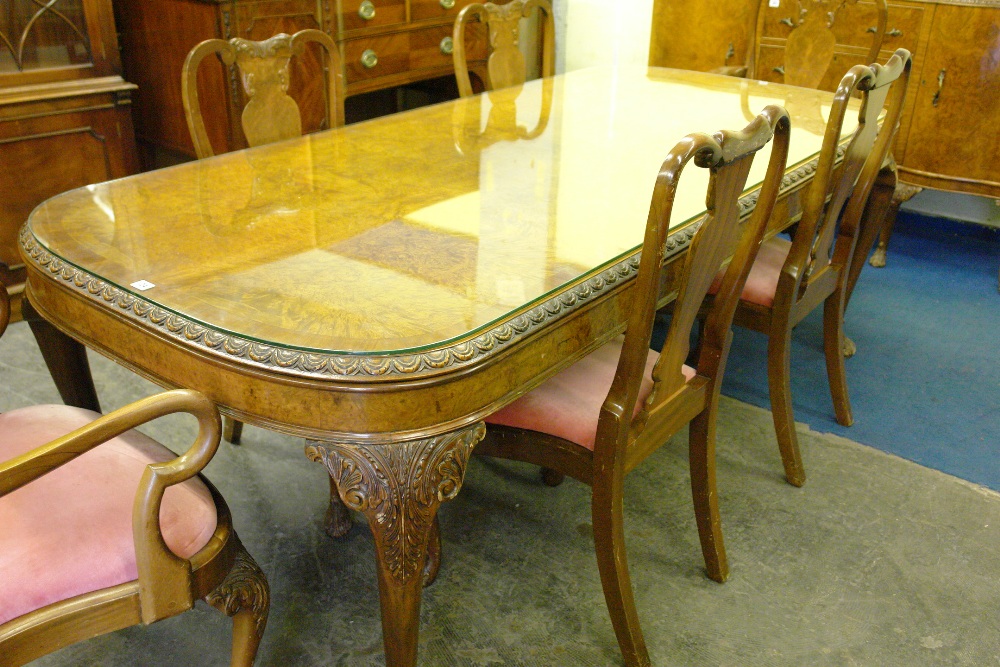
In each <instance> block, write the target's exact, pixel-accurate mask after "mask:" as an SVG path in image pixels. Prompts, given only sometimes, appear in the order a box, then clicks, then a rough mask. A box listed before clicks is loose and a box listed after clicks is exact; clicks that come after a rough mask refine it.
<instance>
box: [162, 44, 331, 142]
mask: <svg viewBox="0 0 1000 667" xmlns="http://www.w3.org/2000/svg"><path fill="white" fill-rule="evenodd" d="M311 43H315V44H319V45H320V47H321V51H322V52H323V53H324V54H325V66H324V69H325V74H324V76H325V78H326V127H327V128H330V127H340V126H342V125H343V124H344V73H343V67H342V66H341V58H340V51H339V50H338V49H337V45H336V44H335V43H334V42H333V39H332V38H331V37H330V36H329V35H328V34H326V33H325V32H323V31H321V30H312V29H310V30H300V31H299V32H297V33H295V34H294V35H286V34H284V33H281V34H278V35H275V36H274V37H271V38H270V39H267V40H264V41H261V42H255V41H251V40H247V39H241V38H239V37H234V38H232V39H230V40H224V39H209V40H205V41H204V42H202V43H200V44H198V45H197V46H195V47H194V48H193V49H191V52H190V53H188V56H187V59H186V60H185V61H184V68H183V70H182V71H181V95H182V99H183V103H184V115H185V117H186V118H187V125H188V130H190V132H191V140H192V142H194V149H195V154H196V155H197V156H198V158H199V159H201V158H205V157H211V156H212V155H215V152H214V151H213V149H212V144H211V142H210V141H209V138H208V132H207V131H206V129H205V121H204V118H203V117H202V113H201V106H200V104H199V101H198V76H197V73H198V68H199V66H200V65H201V62H202V60H204V59H205V57H206V56H208V55H211V54H213V53H214V54H216V55H218V57H219V58H220V59H221V60H222V62H223V63H224V64H225V65H227V66H229V67H234V66H235V68H236V71H237V72H238V74H239V78H240V81H241V82H242V85H243V92H244V95H245V97H246V100H247V101H246V106H245V107H244V108H243V114H242V116H241V124H242V128H243V133H244V135H245V136H246V139H247V144H248V145H249V146H260V145H262V144H267V143H271V142H273V141H280V140H282V139H292V138H294V137H299V136H302V118H301V114H300V111H299V107H298V105H297V104H296V103H295V100H293V99H292V98H291V97H290V96H289V95H288V86H289V83H290V73H289V64H290V62H291V58H292V56H302V55H303V54H304V53H305V51H306V48H307V46H308V45H309V44H311Z"/></svg>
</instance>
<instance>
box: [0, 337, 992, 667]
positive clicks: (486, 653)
mask: <svg viewBox="0 0 1000 667" xmlns="http://www.w3.org/2000/svg"><path fill="white" fill-rule="evenodd" d="M92 363H93V366H94V374H95V379H96V383H97V386H98V392H99V394H100V396H101V400H102V402H103V404H104V407H105V409H106V410H107V409H112V408H116V407H119V406H120V405H123V404H125V403H127V402H129V401H131V400H134V399H136V398H139V397H141V396H145V395H149V394H151V393H154V392H155V391H156V388H155V387H154V386H153V385H151V384H149V383H147V382H145V381H143V380H140V379H138V378H137V377H136V376H134V375H132V374H130V373H129V372H128V371H125V370H123V369H121V368H119V367H117V366H115V365H114V364H112V363H110V362H107V361H105V360H103V359H101V358H98V357H92ZM0 378H2V381H0V410H7V409H12V408H15V407H20V406H23V405H30V404H34V403H40V402H58V396H57V395H56V394H55V390H54V388H53V387H52V384H51V381H50V380H49V378H48V374H47V372H46V371H45V369H44V366H43V365H42V362H41V360H40V357H39V355H38V353H37V349H36V348H35V346H34V342H33V340H32V339H31V336H30V333H29V332H28V330H27V327H25V326H24V325H23V324H15V325H12V327H11V329H10V331H9V332H8V334H7V335H6V336H4V338H3V339H2V340H0ZM771 429H772V426H771V421H770V415H769V414H768V413H767V412H766V411H764V410H760V409H758V408H754V407H751V406H748V405H746V404H743V403H739V402H737V401H733V400H728V399H726V400H724V403H723V405H722V410H721V418H720V423H719V485H720V499H721V508H722V513H723V527H724V530H725V534H726V539H727V545H728V548H729V558H730V563H731V566H732V576H731V578H730V580H729V581H728V582H727V583H725V584H723V585H719V584H716V583H714V582H712V581H709V580H708V579H707V578H706V577H705V576H704V574H703V569H702V563H701V555H700V551H699V548H698V539H697V534H696V531H695V527H694V521H693V517H692V510H691V502H690V496H689V490H688V478H687V471H686V452H685V446H686V443H685V437H684V436H683V435H680V436H678V437H676V438H675V439H674V441H672V442H671V443H669V444H668V445H667V446H665V447H663V448H661V450H660V451H659V452H658V453H657V454H655V455H654V456H653V457H652V458H651V459H649V460H648V461H647V462H646V464H645V465H644V466H642V467H640V468H639V469H638V470H636V471H635V472H634V473H632V475H630V477H629V480H628V489H627V493H626V521H627V526H626V527H627V539H628V547H629V558H630V564H631V570H632V577H633V583H634V586H635V589H636V597H637V600H638V607H639V615H640V618H641V620H642V623H643V629H644V631H645V634H646V639H647V643H648V645H649V650H650V654H651V656H652V659H653V662H654V664H656V665H692V666H705V665H709V666H711V665H719V666H722V665H725V666H732V665H745V666H753V667H757V666H765V665H773V666H785V665H787V666H801V665H831V666H842V665H908V666H912V665H935V666H936V665H989V664H1000V617H998V609H1000V558H998V554H1000V497H998V495H997V494H995V493H993V492H991V491H987V490H984V489H982V488H979V487H975V486H973V485H970V484H968V483H966V482H963V481H961V480H958V479H955V478H952V477H949V476H947V475H944V474H942V473H939V472H936V471H932V470H928V469H926V468H922V467H920V466H917V465H915V464H913V463H909V462H907V461H903V460H901V459H898V458H894V457H892V456H889V455H886V454H883V453H881V452H878V451H876V450H874V449H870V448H868V447H864V446H862V445H858V444H856V443H853V442H850V441H848V440H844V439H842V438H838V437H835V436H830V435H822V434H818V433H814V432H810V431H808V430H806V429H805V428H804V427H800V439H801V446H802V448H803V452H804V457H805V461H806V466H807V468H806V469H807V473H808V475H809V481H808V482H807V483H806V485H805V487H803V488H801V489H796V488H793V487H791V486H789V485H788V484H786V483H785V482H784V480H783V477H782V474H781V463H780V459H779V457H778V453H777V448H776V446H775V443H774V436H773V433H772V430H771ZM146 430H147V432H149V433H150V434H152V435H154V436H155V437H158V438H160V439H161V440H163V441H164V442H166V443H167V444H168V445H169V446H171V447H172V448H174V449H175V450H180V449H181V448H182V447H184V446H186V444H187V440H188V439H189V438H191V437H192V436H193V429H192V424H191V423H189V422H188V421H187V420H186V419H185V418H183V417H177V418H173V417H172V418H167V419H164V420H161V421H160V422H157V423H155V424H153V425H151V426H150V427H148V429H146ZM0 437H2V435H0ZM207 474H208V476H209V477H210V478H211V479H212V481H213V482H214V483H215V484H216V486H218V487H219V489H220V490H221V491H222V493H223V495H224V496H226V498H227V500H228V501H229V504H230V506H231V507H232V509H233V514H234V521H235V525H236V529H237V531H238V532H239V534H240V536H241V538H242V540H243V542H244V543H245V544H246V546H247V548H248V549H249V551H250V552H251V553H252V554H253V555H254V557H255V558H256V559H257V560H258V562H259V563H260V564H261V566H262V567H263V569H264V570H265V572H266V573H267V575H268V577H269V579H270V582H271V591H272V608H271V616H270V621H269V623H268V627H267V631H266V634H265V636H264V641H263V644H262V647H261V652H260V655H259V659H258V665H262V666H268V665H287V666H303V667H307V666H313V665H316V666H319V665H350V666H355V665H357V666H368V665H382V664H384V660H383V656H382V646H381V634H380V633H381V630H380V623H379V612H378V597H377V596H378V591H377V585H376V579H375V568H374V563H373V549H372V543H371V536H370V534H369V532H368V531H367V529H366V527H365V526H364V525H363V523H362V520H361V519H360V518H358V519H357V525H356V526H355V528H354V529H353V530H352V531H351V533H350V534H349V535H348V536H347V537H346V538H344V539H341V540H331V539H329V538H327V537H326V536H325V535H324V534H323V531H322V528H321V519H322V514H323V509H324V503H325V496H326V492H327V484H326V479H325V473H324V471H323V469H322V468H320V467H319V466H318V465H316V464H313V463H310V462H308V461H307V460H306V459H305V457H304V455H303V442H302V441H301V440H299V439H297V438H291V437H286V436H281V435H277V434H274V433H270V432H268V431H264V430H261V429H256V428H252V427H248V428H247V430H246V432H245V434H244V444H243V445H242V446H240V447H233V446H223V447H222V448H220V451H219V453H218V455H217V456H216V459H215V460H214V461H213V462H212V463H211V464H210V465H209V468H208V471H207ZM588 500H589V499H588V489H587V488H585V487H584V486H582V485H580V484H577V483H575V482H573V481H571V480H569V481H567V482H566V483H564V484H563V485H562V486H560V487H558V488H555V489H552V488H548V487H545V486H543V485H542V484H541V483H540V481H539V479H538V474H537V471H536V470H535V469H533V468H532V467H530V466H524V465H520V464H510V463H506V462H497V461H490V460H482V459H474V460H473V461H472V462H471V463H470V465H469V470H468V475H467V478H466V482H465V486H464V488H463V490H462V492H461V493H460V494H459V496H458V498H457V499H456V500H454V501H452V502H451V503H448V504H446V505H445V506H444V507H443V508H442V510H441V515H440V516H441V527H442V533H443V542H444V564H443V566H442V569H441V573H440V575H439V577H438V580H437V582H436V583H435V584H434V585H433V586H432V587H430V588H428V589H427V590H425V592H424V597H423V606H422V610H421V626H420V664H421V665H429V666H445V665H448V666H451V665H477V666H478V665H483V666H486V665H539V666H543V665H571V666H576V665H580V666H595V667H596V666H601V667H604V666H608V665H619V664H621V658H620V655H619V653H618V648H617V644H616V642H615V638H614V633H613V631H612V628H611V624H610V621H609V620H608V617H607V612H606V609H605V607H604V601H603V596H602V593H601V586H600V581H599V578H598V574H597V568H596V564H595V562H594V556H593V541H592V537H591V526H590V523H589V521H590V513H589V506H588ZM0 585H2V581H0ZM228 641H229V623H228V619H226V618H225V617H224V616H222V615H220V614H218V613H217V612H215V610H213V609H210V608H208V607H207V606H205V605H203V604H200V605H199V607H198V608H196V610H194V611H192V612H188V613H185V614H182V615H181V616H178V617H176V618H173V619H169V620H167V621H163V622H160V623H157V624H154V625H153V626H150V627H146V628H130V629H128V630H124V631H121V632H118V633H115V634H113V635H109V636H105V637H100V638H96V639H93V640H90V641H88V642H84V643H81V644H78V645H76V646H73V647H69V648H67V649H64V650H62V651H60V652H57V653H55V654H53V655H50V656H47V657H45V658H42V659H40V660H39V661H37V663H36V664H37V665H43V666H47V667H55V666H62V665H101V666H107V667H116V666H130V667H131V666H137V665H225V664H228V658H227V649H228V647H227V644H228Z"/></svg>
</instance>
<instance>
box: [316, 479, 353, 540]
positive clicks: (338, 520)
mask: <svg viewBox="0 0 1000 667" xmlns="http://www.w3.org/2000/svg"><path fill="white" fill-rule="evenodd" d="M329 480H330V504H329V505H328V506H327V508H326V516H325V517H324V519H323V527H324V529H325V530H326V534H327V535H329V536H330V537H332V538H334V539H336V538H338V537H343V536H344V535H347V534H348V533H349V532H351V527H352V526H353V525H354V521H353V520H352V519H351V510H349V509H347V505H345V504H344V501H343V500H341V498H340V493H338V491H337V483H336V482H335V481H334V480H333V477H329Z"/></svg>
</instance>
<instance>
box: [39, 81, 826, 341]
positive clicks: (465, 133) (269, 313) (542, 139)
mask: <svg viewBox="0 0 1000 667" xmlns="http://www.w3.org/2000/svg"><path fill="white" fill-rule="evenodd" d="M830 97H831V96H830V94H829V93H827V92H822V91H819V92H814V91H806V90H802V89H793V88H788V87H785V86H779V85H774V84H771V85H767V84H761V83H757V82H746V81H741V80H738V79H732V78H726V77H719V76H714V75H708V74H699V73H693V72H682V71H676V70H664V69H649V70H648V71H646V70H643V69H638V70H631V71H617V70H612V69H593V70H582V71H577V72H573V73H570V74H566V75H563V76H559V77H556V78H555V79H551V80H547V81H544V82H543V81H534V82H531V83H529V84H528V85H526V86H525V87H524V88H523V90H520V91H518V90H515V89H510V90H503V91H497V92H494V93H491V94H490V95H488V96H482V97H475V98H469V99H467V100H458V101H455V102H450V103H445V104H441V105H437V106H432V107H427V108H423V109H418V110H416V111H412V112H408V113H405V114H397V115H395V116H389V117H385V118H381V119H377V120H374V121H369V122H367V123H361V124H358V125H353V126H349V127H346V128H343V129H340V130H335V131H330V132H323V133H319V134H315V135H310V136H307V137H303V138H301V139H296V140H292V141H287V142H282V143H280V144H274V145H270V146H265V147H261V148H256V149H251V150H246V151H239V152H236V153H230V154H226V155H221V156H218V157H215V158H211V159H208V160H203V161H199V162H193V163H188V164H183V165H179V166H177V167H172V168H169V169H163V170H160V171H156V172H150V173H146V174H141V175H138V176H134V177H130V178H126V179H122V180H118V181H113V182H109V183H104V184H100V185H95V186H89V187H87V188H82V189H79V190H74V191H72V192H69V193H66V194H64V195H61V196H59V197H56V198H54V199H51V200H49V201H48V202H46V203H45V204H43V205H41V206H40V207H39V208H38V209H36V210H35V212H34V213H33V214H32V216H31V218H30V220H29V223H28V225H27V227H26V231H25V234H26V235H31V236H33V237H34V240H35V241H37V243H38V245H39V246H40V247H41V248H42V249H43V250H44V251H47V252H50V253H52V254H53V255H54V256H55V257H56V258H59V259H61V260H64V261H66V262H69V263H70V264H73V265H74V266H76V267H79V268H81V269H83V270H84V271H86V272H87V273H89V274H92V275H94V276H96V277H98V278H100V279H102V280H103V281H106V282H107V283H110V284H111V285H112V286H114V287H117V288H120V289H122V290H125V291H126V292H131V293H133V294H135V295H137V296H141V298H142V299H144V300H146V301H148V302H151V303H152V304H153V305H154V306H158V307H160V308H163V309H165V310H167V311H170V312H172V313H175V314H178V315H181V316H183V318H185V319H187V320H191V321H193V322H195V323H198V324H200V325H204V326H206V327H208V328H210V329H212V330H214V331H218V332H221V333H222V334H226V335H235V336H239V337H242V338H244V339H246V340H250V341H259V342H262V343H266V344H268V345H273V346H275V347H278V348H292V349H297V350H302V349H305V350H316V351H323V352H329V353H336V354H352V353H354V354H356V353H368V354H371V353H378V352H392V353H396V354H399V353H403V352H407V351H421V350H423V351H426V350H428V349H433V348H436V347H439V346H442V345H444V344H446V343H454V342H456V341H461V340H468V339H471V338H473V337H475V336H477V335H479V334H480V333H482V332H483V331H485V330H486V329H487V328H488V327H489V326H491V325H493V324H495V323H497V322H498V321H502V320H504V319H505V318H510V317H512V316H513V315H515V314H517V313H519V312H524V311H525V310H526V309H527V308H528V307H530V306H531V305H532V304H537V303H539V302H540V301H541V300H543V298H546V297H550V296H551V295H553V294H554V293H557V292H559V290H560V289H561V288H563V287H564V286H566V285H568V284H572V283H578V282H579V281H580V280H581V279H586V278H587V277H590V276H595V275H597V274H598V273H600V271H602V270H604V269H607V268H608V267H609V266H611V265H613V264H614V263H615V262H616V261H620V260H621V259H622V258H623V257H624V256H625V255H627V254H629V253H632V252H635V250H636V248H637V246H638V245H639V243H640V242H641V240H642V231H643V228H644V225H645V222H646V215H647V211H648V207H649V198H650V193H651V190H652V185H653V181H654V179H655V176H656V174H657V171H658V169H659V166H660V163H661V161H662V159H663V158H664V156H665V155H666V154H667V152H668V151H669V150H670V148H671V147H672V146H673V145H674V144H675V143H676V142H677V141H678V140H679V139H680V138H681V137H683V136H684V135H686V134H688V133H691V132H695V131H706V132H713V131H715V130H718V129H723V128H725V129H740V128H742V127H743V126H744V125H746V123H747V122H748V120H749V117H752V115H754V114H756V113H757V112H758V111H759V110H760V109H761V108H763V107H764V105H766V104H769V103H777V104H785V105H786V106H789V107H790V111H791V112H792V118H793V128H794V129H793V136H792V142H791V143H792V149H791V150H792V153H791V155H790V159H789V164H790V165H793V164H797V163H802V162H804V161H807V160H809V159H811V158H813V157H815V154H816V153H817V152H818V150H819V147H820V143H821V140H822V129H823V127H822V123H823V118H824V117H825V116H824V114H825V111H826V106H825V105H828V103H829V98H830ZM519 127H520V129H518V128H519ZM766 163H767V160H766V159H765V158H764V156H762V158H761V159H758V160H757V161H756V163H755V169H757V172H756V173H755V174H751V177H750V181H749V182H750V183H751V184H756V183H759V181H760V180H761V178H762V177H763V170H764V167H765V165H766ZM689 171H690V172H691V173H690V175H686V180H687V183H686V184H685V186H686V189H684V190H682V191H681V193H679V195H678V198H677V202H676V204H675V208H674V222H675V224H677V225H683V223H684V222H685V221H687V220H690V219H692V218H695V217H697V216H698V215H699V214H701V213H703V212H704V210H705V203H704V201H703V197H704V192H705V183H704V182H698V180H697V178H692V176H695V177H700V178H705V177H706V175H705V174H703V173H699V172H702V171H703V170H689ZM28 243H30V239H29V241H28ZM138 281H147V282H148V283H152V284H153V285H154V287H151V288H148V289H146V290H143V291H140V290H138V289H137V288H135V287H130V286H131V285H133V283H137V282H138Z"/></svg>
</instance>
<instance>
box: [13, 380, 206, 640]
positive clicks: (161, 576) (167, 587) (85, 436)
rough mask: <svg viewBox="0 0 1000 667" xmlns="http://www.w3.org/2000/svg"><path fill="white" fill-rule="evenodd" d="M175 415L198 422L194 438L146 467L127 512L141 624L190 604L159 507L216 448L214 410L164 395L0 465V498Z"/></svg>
mask: <svg viewBox="0 0 1000 667" xmlns="http://www.w3.org/2000/svg"><path fill="white" fill-rule="evenodd" d="M177 412H187V413H189V414H191V415H193V416H194V417H196V418H197V419H198V435H197V437H196V439H195V441H194V443H193V444H192V445H191V447H189V448H188V450H187V451H186V452H184V453H183V454H181V455H180V456H178V457H177V458H175V459H172V460H170V461H165V462H163V463H153V464H150V465H148V466H147V467H146V470H145V471H144V472H143V475H142V479H141V480H140V481H139V485H138V489H137V491H136V495H135V501H134V503H133V506H132V534H133V540H134V543H135V556H136V566H137V568H138V573H139V587H140V598H139V599H140V605H141V610H142V618H143V621H144V622H146V623H150V622H152V621H154V620H156V619H159V618H165V617H167V616H172V615H173V614H176V613H178V612H180V611H183V610H184V609H186V608H189V607H190V606H191V604H193V600H192V591H191V585H190V573H191V564H190V562H189V561H187V560H186V559H183V558H179V557H178V556H176V555H175V554H174V553H173V552H172V551H170V549H169V548H168V547H167V544H166V542H165V541H164V540H163V535H162V533H161V532H160V504H161V502H162V500H163V494H164V492H165V491H166V489H167V487H170V486H173V485H175V484H180V483H181V482H184V481H185V480H188V479H191V478H192V477H194V476H195V475H197V474H198V473H199V472H201V470H202V469H203V468H204V467H205V466H206V465H207V464H208V462H209V461H210V460H211V459H212V457H213V456H214V455H215V452H216V450H217V449H218V447H219V439H220V433H221V419H220V417H219V412H218V410H217V409H216V407H215V405H214V404H213V403H212V402H211V401H209V400H208V399H207V398H206V397H205V396H204V395H202V394H200V393H198V392H196V391H190V390H176V391H168V392H164V393H161V394H157V395H155V396H150V397H149V398H144V399H142V400H140V401H136V402H135V403H132V404H130V405H127V406H125V407H124V408H121V409H120V410H115V411H114V412H112V413H110V414H107V415H105V416H103V417H100V418H99V419H96V420H95V421H93V422H91V423H90V424H87V425H86V426H84V427H82V428H79V429H77V430H75V431H73V432H72V433H69V434H67V435H65V436H63V437H61V438H58V439H56V440H54V441H52V442H50V443H48V444H46V445H42V446H41V447H36V448H35V449H33V450H31V451H30V452H27V453H25V454H22V455H21V456H18V457H15V458H14V459H11V460H10V461H6V462H3V463H0V496H4V495H6V494H8V493H10V492H12V491H15V490H17V489H19V488H21V487H22V486H24V485H25V484H27V483H29V482H31V481H32V480H35V479H38V478H39V477H41V476H42V475H44V474H46V473H47V472H50V471H52V470H54V469H56V468H58V467H59V466H61V465H64V464H66V463H68V462H70V461H72V460H73V459H75V458H76V457H77V456H79V455H81V454H83V453H85V452H87V451H89V450H91V449H93V448H94V447H96V446H98V445H100V444H102V443H104V442H107V441H108V440H111V439H112V438H115V437H117V436H119V435H122V434H123V433H125V432H126V431H129V430H131V429H133V428H135V427H137V426H139V425H140V424H144V423H146V422H149V421H152V420H153V419H156V418H158V417H163V416H166V415H168V414H173V413H177Z"/></svg>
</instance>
